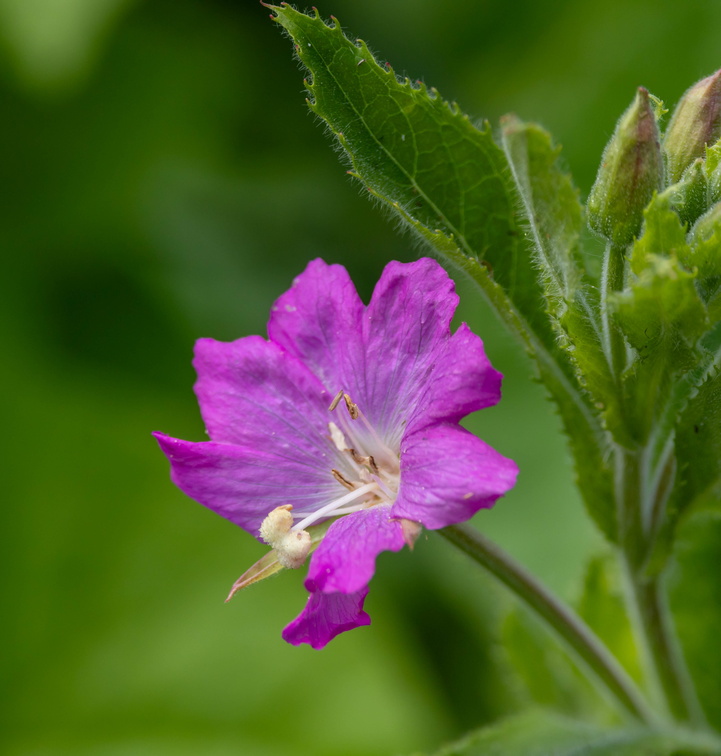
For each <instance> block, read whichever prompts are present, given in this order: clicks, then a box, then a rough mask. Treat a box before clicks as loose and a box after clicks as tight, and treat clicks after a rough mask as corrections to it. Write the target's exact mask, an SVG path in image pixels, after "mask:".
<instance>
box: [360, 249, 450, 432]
mask: <svg viewBox="0 0 721 756" xmlns="http://www.w3.org/2000/svg"><path fill="white" fill-rule="evenodd" d="M457 304H458V296H457V295H456V293H455V290H454V286H453V281H452V280H451V279H450V278H449V277H448V274H447V273H446V272H445V270H443V268H442V267H441V266H440V265H439V264H438V263H437V262H435V260H430V259H428V258H423V259H421V260H418V261H416V262H414V263H408V264H403V263H397V262H391V263H389V264H388V265H387V266H386V268H385V270H384V271H383V274H382V275H381V277H380V280H379V281H378V284H377V285H376V288H375V291H374V292H373V297H372V298H371V302H370V304H369V305H368V310H367V312H366V316H365V320H364V322H363V331H364V339H365V344H366V362H367V365H368V366H372V368H371V369H367V370H366V373H365V381H364V384H363V385H362V386H361V387H359V396H358V398H357V399H356V397H355V396H354V397H353V399H354V401H356V402H357V403H358V404H359V406H360V408H361V410H362V411H363V412H365V413H366V415H367V416H368V417H369V419H370V420H371V422H372V423H373V425H374V426H375V427H376V429H377V430H379V431H380V432H381V434H383V435H385V436H386V437H388V436H389V435H395V434H397V433H399V432H400V430H401V429H402V425H403V422H404V420H407V419H408V417H409V415H412V414H413V410H414V408H415V406H416V404H417V403H418V402H419V401H420V400H421V399H422V397H423V396H424V394H425V392H426V389H427V382H428V379H429V376H430V375H431V373H432V371H433V370H434V367H435V365H436V363H437V361H438V359H439V356H440V355H441V354H445V346H446V343H447V342H448V340H449V338H450V323H451V318H452V317H453V313H454V312H455V309H456V306H457Z"/></svg>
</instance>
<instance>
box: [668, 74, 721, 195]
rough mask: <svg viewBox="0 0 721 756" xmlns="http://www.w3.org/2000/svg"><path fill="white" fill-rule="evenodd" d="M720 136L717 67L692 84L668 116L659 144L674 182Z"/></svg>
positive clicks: (720, 77) (720, 85)
mask: <svg viewBox="0 0 721 756" xmlns="http://www.w3.org/2000/svg"><path fill="white" fill-rule="evenodd" d="M719 137H721V70H720V71H716V73H715V74H712V75H711V76H707V77H706V78H705V79H701V81H699V82H697V83H696V84H694V85H693V86H692V87H691V88H690V89H688V90H686V93H685V94H684V96H683V97H682V98H681V100H680V102H679V103H678V105H677V106H676V110H675V111H674V113H673V116H672V117H671V122H670V123H669V125H668V129H667V130H666V135H665V136H664V140H663V146H664V149H665V150H666V155H667V156H668V171H669V176H670V178H671V181H672V182H673V183H675V182H676V181H678V180H679V179H680V178H681V174H682V173H683V172H684V171H685V170H686V168H687V167H688V166H689V165H691V163H692V162H693V161H694V160H695V159H696V158H700V157H704V153H705V149H706V146H707V145H709V146H711V145H712V144H714V142H716V141H717V140H718V139H719Z"/></svg>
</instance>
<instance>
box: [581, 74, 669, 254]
mask: <svg viewBox="0 0 721 756" xmlns="http://www.w3.org/2000/svg"><path fill="white" fill-rule="evenodd" d="M659 142H660V135H659V131H658V125H657V123H656V113H655V109H654V104H653V103H652V102H651V97H650V96H649V93H648V91H647V90H646V89H644V88H643V87H639V89H638V92H637V93H636V98H635V99H634V101H633V102H632V103H631V106H630V107H629V108H628V110H627V111H626V112H625V113H624V114H623V115H622V116H621V118H620V120H619V122H618V125H617V126H616V130H615V131H614V133H613V136H612V137H611V140H610V141H609V143H608V144H607V145H606V149H605V151H604V153H603V158H602V159H601V166H600V168H599V169H598V175H597V176H596V183H595V184H594V185H593V188H592V189H591V194H590V195H589V197H588V222H589V223H590V225H591V228H592V229H594V231H597V232H598V233H599V234H601V236H604V237H605V238H606V239H608V240H609V241H611V242H612V243H613V244H615V245H618V246H624V245H626V244H629V243H630V242H631V241H632V240H633V238H634V237H635V236H637V235H638V232H639V231H640V230H641V223H642V222H643V209H644V208H645V207H646V205H648V203H649V202H650V201H651V198H652V197H653V193H654V192H655V191H660V190H661V189H662V188H663V158H662V155H661V147H660V144H659Z"/></svg>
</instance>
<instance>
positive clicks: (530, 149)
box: [501, 116, 583, 314]
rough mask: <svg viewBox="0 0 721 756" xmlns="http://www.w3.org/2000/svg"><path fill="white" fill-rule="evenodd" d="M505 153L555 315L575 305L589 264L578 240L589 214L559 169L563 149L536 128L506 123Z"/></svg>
mask: <svg viewBox="0 0 721 756" xmlns="http://www.w3.org/2000/svg"><path fill="white" fill-rule="evenodd" d="M501 125H502V137H503V148H504V150H505V152H506V157H507V158H508V162H509V163H510V166H511V170H512V171H513V176H514V178H515V183H516V187H517V189H518V192H519V194H520V196H521V201H522V203H523V215H524V220H525V222H526V224H527V227H528V228H529V229H530V231H531V238H532V241H533V246H534V249H535V253H536V254H535V258H536V262H537V264H538V266H539V268H540V270H541V278H542V280H543V283H544V289H545V293H546V297H547V299H548V301H549V305H550V307H551V309H552V312H553V313H554V314H556V313H557V314H561V313H562V312H563V311H564V310H565V308H566V306H567V304H568V303H571V302H572V301H573V298H574V295H575V292H576V290H577V289H578V287H579V285H580V283H581V277H582V275H583V264H582V262H581V256H580V252H579V248H578V239H579V236H580V233H581V226H582V222H583V208H582V206H581V202H580V200H579V198H578V190H577V189H576V188H575V187H574V186H573V183H572V182H571V178H570V176H569V175H568V174H566V173H563V172H562V171H561V170H560V168H559V166H558V158H559V154H560V148H559V147H554V146H553V144H552V143H551V137H550V135H549V134H548V133H547V132H546V131H544V130H543V129H542V128H541V127H540V126H538V125H537V124H534V123H524V122H523V121H521V120H520V119H518V118H516V117H515V116H506V117H505V118H504V119H503V120H502V122H501Z"/></svg>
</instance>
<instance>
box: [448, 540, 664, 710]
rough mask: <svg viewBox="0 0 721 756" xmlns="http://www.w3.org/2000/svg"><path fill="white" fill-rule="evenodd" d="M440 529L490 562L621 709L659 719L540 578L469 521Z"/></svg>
mask: <svg viewBox="0 0 721 756" xmlns="http://www.w3.org/2000/svg"><path fill="white" fill-rule="evenodd" d="M439 533H440V534H441V535H443V536H444V537H445V538H447V539H448V540H449V541H450V542H451V543H453V544H454V545H455V546H457V547H458V548H459V549H461V551H463V552H465V553H466V554H468V556H470V557H471V558H472V559H474V560H475V561H476V562H478V563H479V564H480V565H482V566H483V567H485V568H486V569H487V570H488V571H489V572H490V573H491V574H492V575H494V576H495V577H496V578H498V580H500V581H501V582H502V583H503V584H504V585H505V586H506V587H507V588H509V589H510V590H511V591H512V592H513V593H515V594H516V596H518V598H519V599H521V600H522V601H523V602H524V603H525V604H526V605H527V606H528V607H530V608H531V609H533V610H534V611H535V612H536V613H537V614H538V615H539V616H540V617H542V618H543V619H544V620H545V621H546V622H547V623H548V625H549V626H550V627H552V628H553V629H554V630H555V631H556V633H558V635H559V636H560V637H561V638H562V639H563V640H564V641H565V642H566V643H567V644H568V646H570V648H571V649H573V651H575V653H576V654H577V655H578V657H579V658H580V659H581V660H582V661H583V662H585V664H586V665H587V666H588V668H590V669H591V670H592V672H593V673H595V675H596V676H597V677H598V679H599V680H601V682H602V683H603V684H604V685H605V687H606V689H607V690H608V691H609V692H610V694H611V695H612V696H613V698H614V700H615V701H616V702H617V703H618V704H619V706H620V707H621V709H622V710H624V711H625V712H626V713H628V714H630V715H631V716H633V717H634V718H636V719H640V720H641V721H643V722H646V723H648V724H653V723H654V722H655V717H654V715H653V713H652V711H651V710H650V709H649V707H648V705H647V703H646V701H645V699H644V698H643V695H642V694H641V692H640V691H639V690H638V688H637V687H636V684H635V683H634V682H633V680H632V679H631V678H630V677H629V675H628V674H627V672H626V671H625V670H624V669H623V667H621V665H620V664H619V663H618V661H617V660H616V658H615V657H614V656H613V655H612V654H611V653H610V652H609V650H608V648H607V647H606V646H605V645H604V644H603V642H602V641H601V640H600V639H599V638H598V636H596V634H595V633H594V632H593V630H591V628H590V627H588V625H587V624H586V623H585V622H584V621H583V620H582V619H581V618H580V617H579V616H578V615H577V614H575V613H574V612H573V611H572V610H571V609H570V608H569V607H568V606H567V605H566V604H564V603H563V602H562V601H560V600H559V599H558V598H557V597H556V596H555V595H554V594H553V593H551V592H550V591H549V590H548V588H546V587H545V586H544V585H543V584H542V583H541V582H540V581H539V580H537V579H536V578H535V577H534V576H533V575H531V574H530V573H529V572H528V571H527V570H526V569H524V568H523V567H522V566H521V565H520V564H519V563H518V562H516V561H515V560H514V559H513V558H512V557H511V556H510V555H509V554H506V553H505V552H504V551H503V550H502V549H501V548H500V547H499V546H497V545H496V544H494V543H493V542H492V541H490V540H488V539H487V538H486V537H485V536H483V535H482V534H481V533H479V532H478V531H477V530H475V529H474V528H472V527H470V526H469V525H452V526H450V527H447V528H444V529H443V530H440V531H439Z"/></svg>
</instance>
